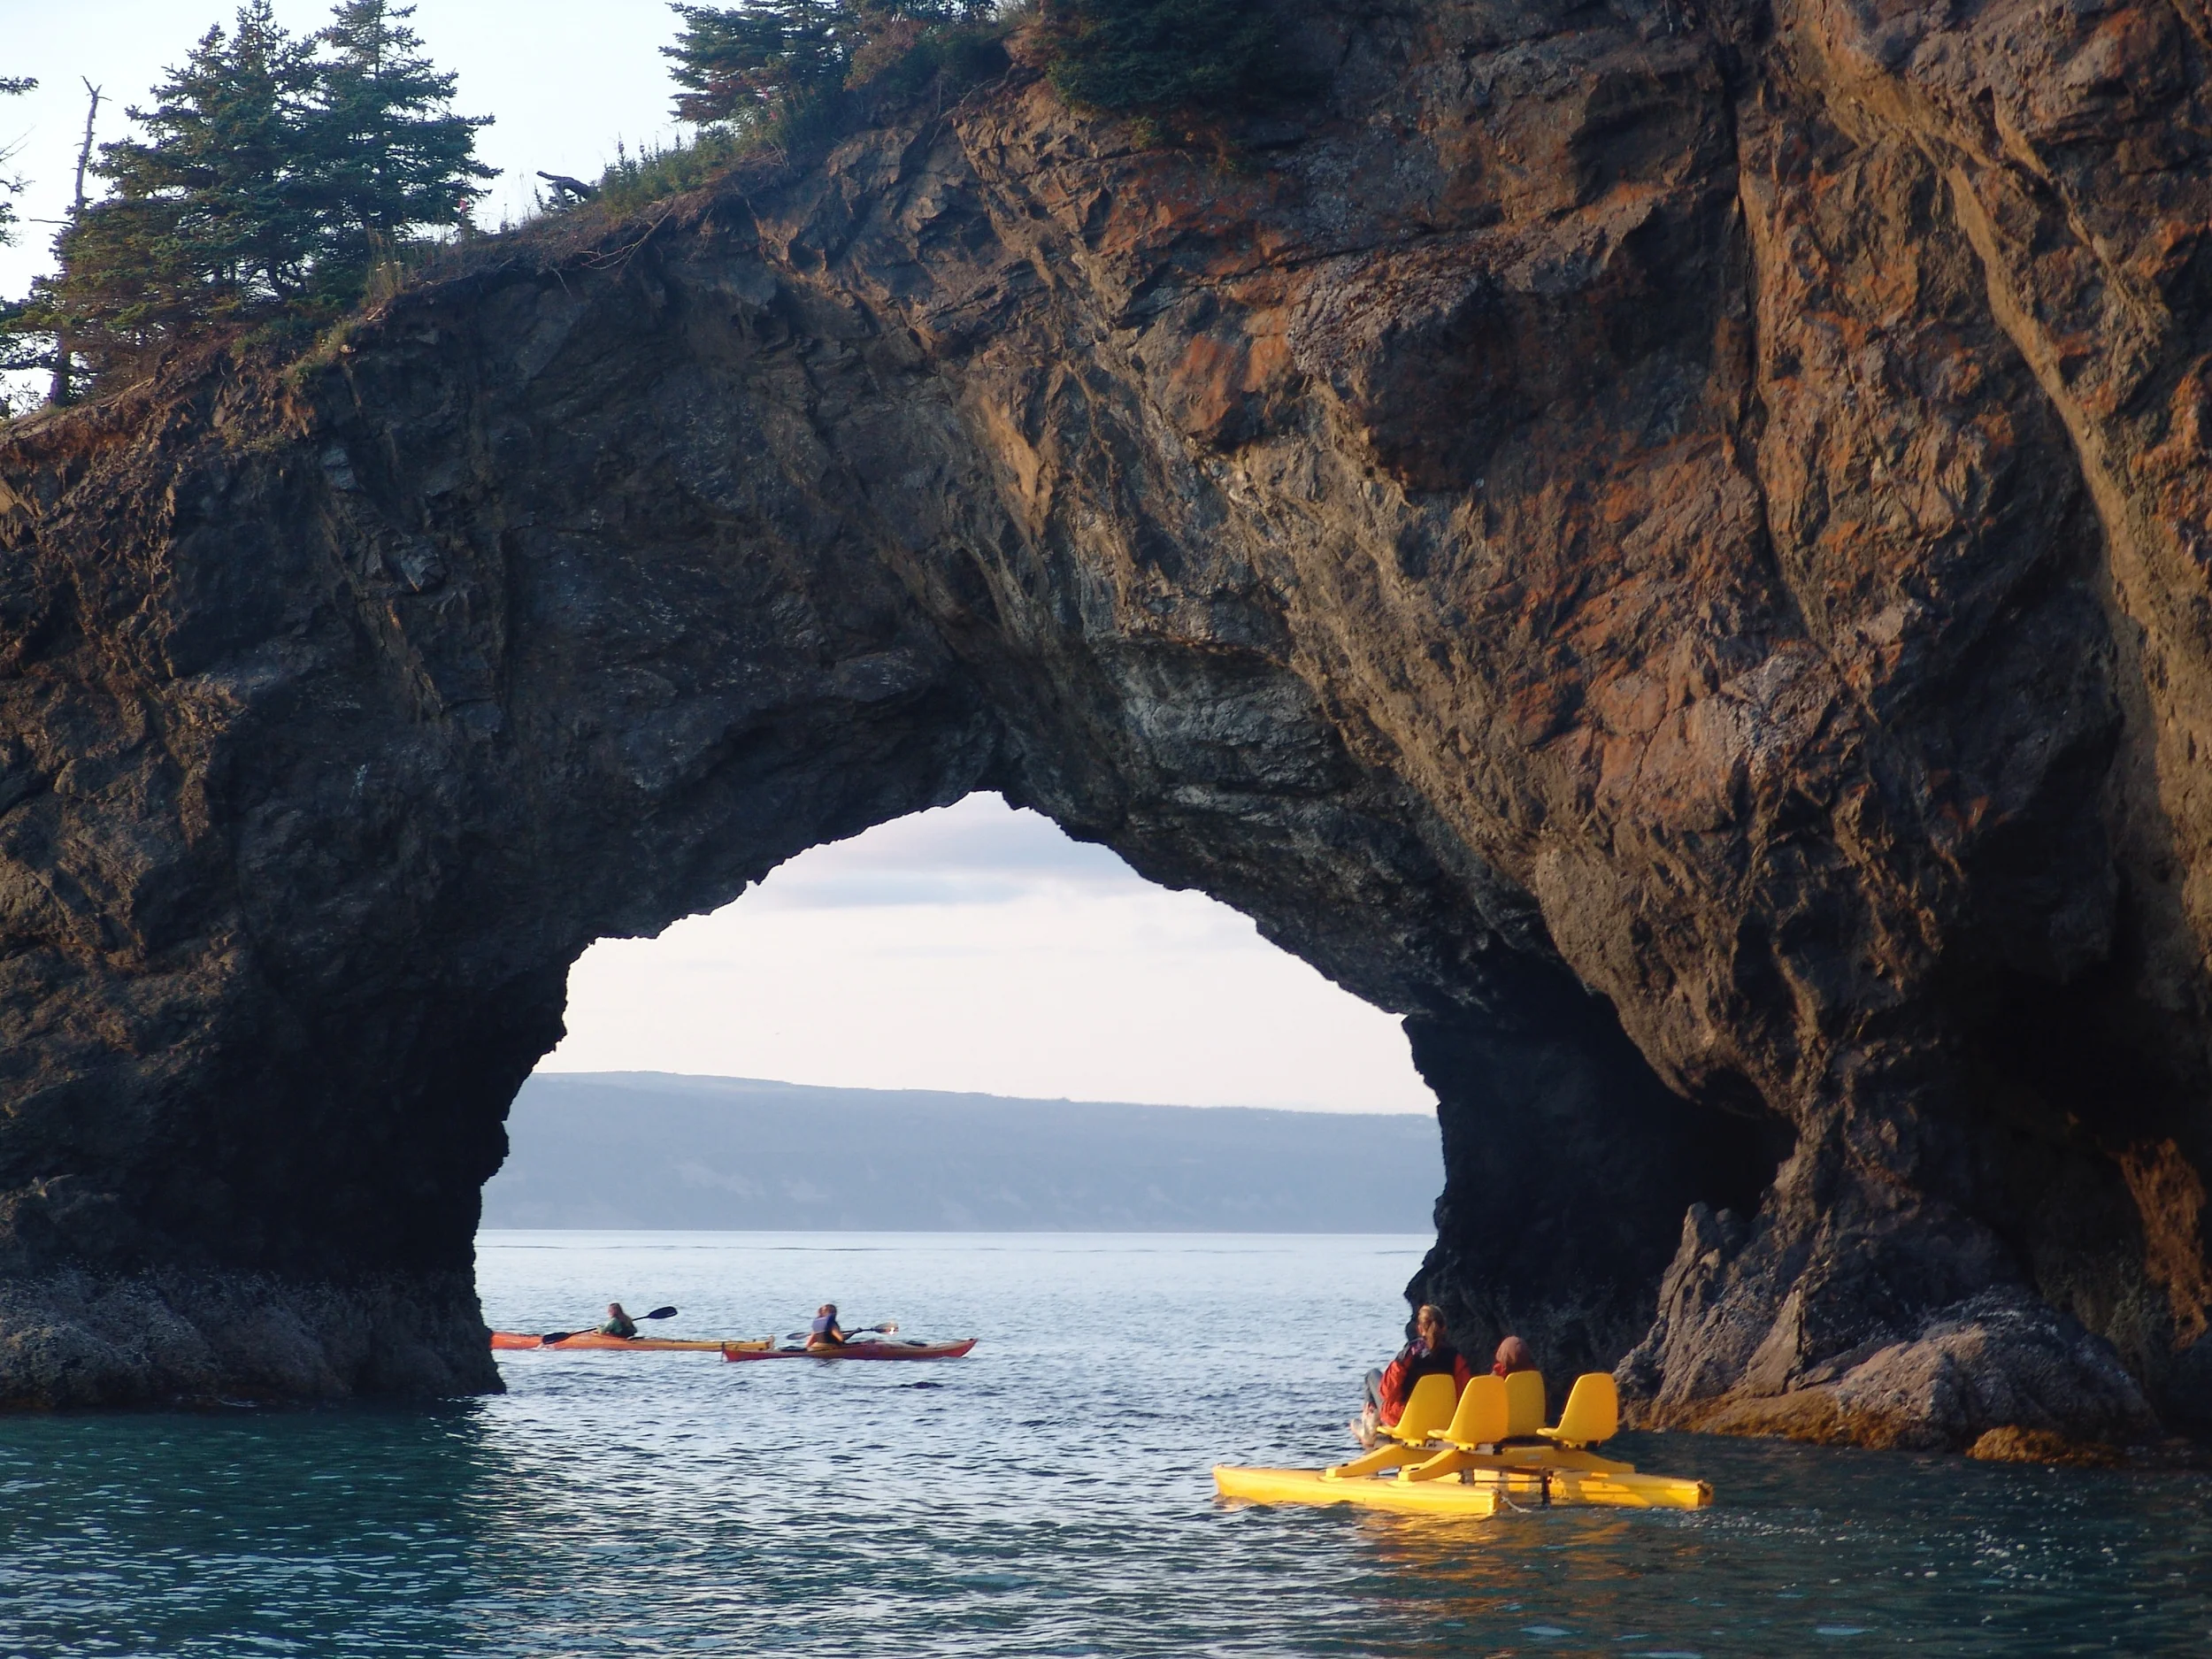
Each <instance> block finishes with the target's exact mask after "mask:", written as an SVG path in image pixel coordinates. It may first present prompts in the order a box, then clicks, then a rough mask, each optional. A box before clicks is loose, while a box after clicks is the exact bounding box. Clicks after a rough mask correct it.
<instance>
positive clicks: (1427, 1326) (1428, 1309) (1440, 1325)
mask: <svg viewBox="0 0 2212 1659" xmlns="http://www.w3.org/2000/svg"><path fill="white" fill-rule="evenodd" d="M1413 1333H1414V1334H1415V1335H1416V1336H1417V1337H1419V1338H1420V1339H1421V1340H1423V1341H1424V1342H1426V1343H1427V1344H1428V1345H1429V1346H1430V1347H1431V1348H1442V1347H1443V1346H1444V1345H1445V1344H1446V1343H1447V1342H1448V1341H1449V1340H1451V1339H1450V1338H1449V1337H1448V1335H1447V1334H1446V1333H1445V1330H1444V1313H1443V1310H1441V1309H1440V1308H1438V1307H1437V1306H1436V1305H1435V1304H1434V1303H1433V1302H1423V1303H1422V1304H1421V1306H1420V1309H1419V1310H1418V1311H1417V1312H1416V1313H1415V1314H1414V1316H1413Z"/></svg>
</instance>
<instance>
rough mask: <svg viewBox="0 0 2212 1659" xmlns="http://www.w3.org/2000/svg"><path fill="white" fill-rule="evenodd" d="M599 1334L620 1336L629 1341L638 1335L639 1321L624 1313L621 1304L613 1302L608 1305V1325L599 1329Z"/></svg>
mask: <svg viewBox="0 0 2212 1659" xmlns="http://www.w3.org/2000/svg"><path fill="white" fill-rule="evenodd" d="M599 1334H600V1335H602V1336H618V1337H621V1338H623V1339H624V1340H628V1339H630V1338H632V1337H634V1336H635V1335H636V1334H637V1321H636V1320H634V1319H633V1318H631V1317H630V1316H629V1315H628V1314H626V1313H625V1312H623V1311H622V1304H621V1303H620V1302H609V1303H608V1304H607V1323H606V1324H604V1325H601V1326H600V1327H599Z"/></svg>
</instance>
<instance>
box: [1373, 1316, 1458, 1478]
mask: <svg viewBox="0 0 2212 1659" xmlns="http://www.w3.org/2000/svg"><path fill="white" fill-rule="evenodd" d="M1438 1373H1442V1374H1444V1375H1446V1376H1448V1377H1450V1378H1451V1379H1452V1386H1453V1387H1454V1388H1455V1389H1459V1388H1464V1387H1465V1386H1467V1384H1468V1382H1469V1381H1470V1380H1471V1379H1472V1378H1473V1376H1474V1374H1475V1373H1474V1368H1473V1367H1472V1366H1471V1365H1469V1364H1468V1363H1467V1359H1466V1356H1464V1355H1463V1354H1462V1353H1461V1352H1460V1351H1459V1350H1458V1349H1457V1348H1454V1347H1453V1346H1452V1341H1451V1336H1450V1333H1448V1332H1447V1331H1446V1330H1445V1328H1444V1315H1443V1314H1442V1312H1441V1311H1440V1310H1438V1309H1437V1308H1436V1307H1435V1306H1434V1305H1433V1304H1432V1303H1430V1302H1423V1303H1422V1304H1421V1309H1420V1311H1419V1312H1417V1313H1416V1314H1415V1315H1414V1316H1413V1340H1411V1341H1410V1342H1408V1343H1407V1344H1406V1345H1405V1346H1404V1347H1403V1348H1400V1349H1399V1350H1398V1357H1397V1358H1395V1359H1394V1360H1392V1361H1391V1362H1390V1364H1389V1366H1388V1368H1387V1369H1386V1370H1383V1371H1369V1372H1368V1373H1367V1383H1366V1391H1365V1392H1366V1403H1365V1404H1364V1405H1363V1406H1362V1407H1361V1409H1360V1415H1359V1420H1358V1421H1357V1422H1356V1423H1354V1424H1353V1425H1351V1428H1352V1432H1353V1433H1355V1434H1356V1435H1357V1436H1358V1437H1359V1442H1360V1444H1361V1445H1362V1446H1364V1447H1367V1448H1370V1449H1372V1448H1373V1447H1374V1445H1375V1442H1376V1441H1377V1440H1379V1439H1380V1438H1381V1436H1380V1435H1379V1433H1378V1432H1377V1430H1378V1429H1379V1428H1389V1427H1393V1426H1394V1425H1396V1423H1397V1421H1398V1418H1399V1417H1400V1416H1401V1415H1402V1413H1403V1412H1404V1410H1405V1409H1406V1399H1407V1397H1408V1396H1409V1394H1412V1393H1413V1385H1414V1384H1415V1383H1416V1382H1417V1381H1419V1380H1420V1379H1422V1378H1424V1377H1428V1376H1433V1375H1436V1374H1438Z"/></svg>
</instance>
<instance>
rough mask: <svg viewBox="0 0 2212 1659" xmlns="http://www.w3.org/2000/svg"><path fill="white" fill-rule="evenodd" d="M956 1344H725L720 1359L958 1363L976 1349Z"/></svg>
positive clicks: (971, 1341) (971, 1342)
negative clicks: (948, 1360)
mask: <svg viewBox="0 0 2212 1659" xmlns="http://www.w3.org/2000/svg"><path fill="white" fill-rule="evenodd" d="M976 1340H977V1339H976V1338H974V1337H972V1336H971V1337H966V1338H964V1339H963V1340H960V1341H957V1342H847V1343H845V1344H844V1345H843V1346H842V1347H841V1348H771V1347H770V1346H769V1345H768V1344H767V1343H765V1342H725V1343H724V1344H722V1357H723V1358H724V1359H726V1360H730V1361H732V1362H735V1361H738V1360H749V1359H958V1358H959V1357H960V1356H962V1355H963V1354H965V1353H966V1352H967V1351H968V1350H969V1349H970V1348H973V1347H974V1346H975V1345H976Z"/></svg>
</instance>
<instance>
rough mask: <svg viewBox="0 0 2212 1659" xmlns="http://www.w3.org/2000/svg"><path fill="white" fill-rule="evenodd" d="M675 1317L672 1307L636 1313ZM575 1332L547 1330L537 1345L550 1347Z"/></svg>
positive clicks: (641, 1316)
mask: <svg viewBox="0 0 2212 1659" xmlns="http://www.w3.org/2000/svg"><path fill="white" fill-rule="evenodd" d="M638 1317H639V1318H641V1319H672V1318H674V1317H676V1310H674V1309H673V1308H656V1309H654V1310H653V1311H652V1312H650V1313H641V1314H640V1315H638ZM575 1334H576V1333H575V1332H573V1331H548V1332H547V1333H545V1334H544V1335H543V1336H541V1337H540V1338H539V1339H538V1346H539V1347H541V1348H551V1347H552V1346H553V1345H554V1344H555V1343H556V1342H565V1341H567V1340H568V1339H569V1338H571V1337H572V1336H574V1335H575Z"/></svg>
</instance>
